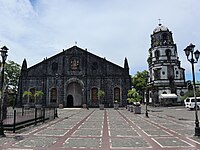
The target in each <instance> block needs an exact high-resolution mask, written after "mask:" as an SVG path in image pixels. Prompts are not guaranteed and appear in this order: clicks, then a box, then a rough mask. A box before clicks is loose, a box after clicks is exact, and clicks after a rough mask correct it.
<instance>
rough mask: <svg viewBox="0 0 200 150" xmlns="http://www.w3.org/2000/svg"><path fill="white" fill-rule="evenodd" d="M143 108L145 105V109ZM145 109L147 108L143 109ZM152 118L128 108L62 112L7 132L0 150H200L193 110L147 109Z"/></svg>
mask: <svg viewBox="0 0 200 150" xmlns="http://www.w3.org/2000/svg"><path fill="white" fill-rule="evenodd" d="M143 107H144V106H143ZM144 108H145V107H144ZM148 109H149V118H146V117H145V115H144V113H145V110H144V109H142V114H134V113H133V112H130V111H127V110H126V109H125V108H121V109H119V110H114V109H113V108H106V109H105V110H99V109H98V108H90V109H89V110H87V109H59V110H58V116H59V118H57V119H55V120H53V121H51V122H47V123H44V124H41V125H38V126H36V127H31V128H26V129H24V130H23V131H20V132H18V133H15V134H13V133H9V132H6V133H5V134H6V137H5V138H0V150H65V149H66V150H89V149H91V150H130V149H131V150H138V149H139V150H151V149H152V150H160V149H162V150H180V149H185V150H197V149H200V138H198V137H195V136H194V121H193V120H194V118H193V116H194V111H187V110H186V109H185V108H183V107H179V108H154V107H148Z"/></svg>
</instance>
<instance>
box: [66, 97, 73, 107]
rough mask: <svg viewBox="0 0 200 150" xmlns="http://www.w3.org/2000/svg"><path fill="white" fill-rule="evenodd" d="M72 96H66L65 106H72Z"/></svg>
mask: <svg viewBox="0 0 200 150" xmlns="http://www.w3.org/2000/svg"><path fill="white" fill-rule="evenodd" d="M73 101H74V98H73V96H72V95H68V96H67V107H73V106H74V102H73Z"/></svg>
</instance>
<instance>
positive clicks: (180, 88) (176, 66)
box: [147, 24, 187, 104]
mask: <svg viewBox="0 0 200 150" xmlns="http://www.w3.org/2000/svg"><path fill="white" fill-rule="evenodd" d="M147 61H148V64H149V81H148V87H149V102H152V103H153V104H161V103H162V100H161V94H174V95H175V94H176V95H177V101H180V96H183V95H184V93H185V92H186V91H187V88H186V82H185V73H184V71H185V69H183V68H181V66H180V64H181V63H180V61H179V57H178V53H177V46H176V44H175V43H174V40H173V37H172V32H171V31H170V30H169V29H168V28H167V27H165V26H163V25H162V24H159V25H158V26H157V27H156V28H155V29H154V30H153V34H152V35H151V47H150V49H149V58H148V60H147Z"/></svg>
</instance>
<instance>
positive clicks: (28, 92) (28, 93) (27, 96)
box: [22, 91, 33, 102]
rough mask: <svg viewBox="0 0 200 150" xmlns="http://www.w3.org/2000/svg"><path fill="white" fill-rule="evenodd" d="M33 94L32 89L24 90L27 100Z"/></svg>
mask: <svg viewBox="0 0 200 150" xmlns="http://www.w3.org/2000/svg"><path fill="white" fill-rule="evenodd" d="M31 96H33V93H31V92H30V91H24V93H23V95H22V97H24V98H27V102H28V99H29V97H31Z"/></svg>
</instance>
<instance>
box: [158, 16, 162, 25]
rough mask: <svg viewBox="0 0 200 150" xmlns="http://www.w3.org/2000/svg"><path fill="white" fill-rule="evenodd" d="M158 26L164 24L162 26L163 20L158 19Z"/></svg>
mask: <svg viewBox="0 0 200 150" xmlns="http://www.w3.org/2000/svg"><path fill="white" fill-rule="evenodd" d="M158 25H159V26H161V25H162V24H161V19H160V18H159V19H158Z"/></svg>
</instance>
